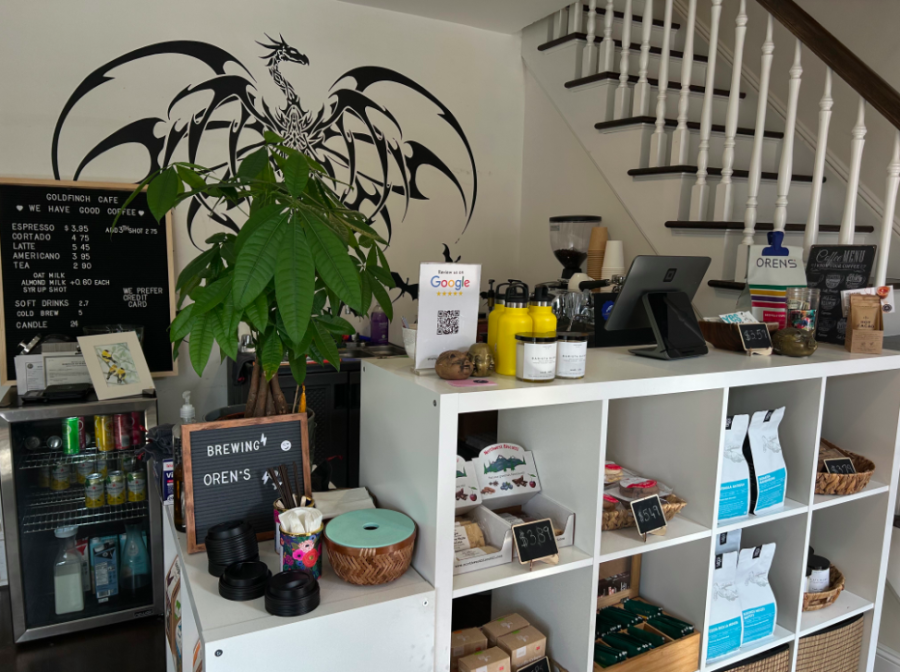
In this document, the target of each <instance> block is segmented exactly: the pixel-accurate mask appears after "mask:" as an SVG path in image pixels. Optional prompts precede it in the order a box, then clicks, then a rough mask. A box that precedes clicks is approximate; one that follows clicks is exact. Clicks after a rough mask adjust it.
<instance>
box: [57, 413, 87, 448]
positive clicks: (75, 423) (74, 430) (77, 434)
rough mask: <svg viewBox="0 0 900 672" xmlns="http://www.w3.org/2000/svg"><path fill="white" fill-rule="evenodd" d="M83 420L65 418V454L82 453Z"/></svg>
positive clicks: (63, 427)
mask: <svg viewBox="0 0 900 672" xmlns="http://www.w3.org/2000/svg"><path fill="white" fill-rule="evenodd" d="M81 422H83V421H82V419H81V418H63V426H62V429H63V454H65V455H78V453H80V452H81V429H80V428H79V424H80V423H81Z"/></svg>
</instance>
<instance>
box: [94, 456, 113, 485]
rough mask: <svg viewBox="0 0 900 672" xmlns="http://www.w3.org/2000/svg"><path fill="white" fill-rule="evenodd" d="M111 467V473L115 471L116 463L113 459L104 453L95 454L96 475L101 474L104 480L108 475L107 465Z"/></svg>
mask: <svg viewBox="0 0 900 672" xmlns="http://www.w3.org/2000/svg"><path fill="white" fill-rule="evenodd" d="M110 464H112V465H113V471H115V470H116V463H115V462H114V461H113V458H112V457H111V456H109V455H107V454H106V453H98V454H97V473H99V474H101V475H102V476H103V478H104V479H105V478H106V477H107V476H108V475H109V465H110Z"/></svg>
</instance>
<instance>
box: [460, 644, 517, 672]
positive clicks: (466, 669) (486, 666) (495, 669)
mask: <svg viewBox="0 0 900 672" xmlns="http://www.w3.org/2000/svg"><path fill="white" fill-rule="evenodd" d="M459 672H510V670H509V656H508V655H507V654H506V651H503V650H502V649H498V648H497V647H494V648H492V649H487V650H485V651H479V652H478V653H473V654H472V655H471V656H466V657H465V658H460V659H459Z"/></svg>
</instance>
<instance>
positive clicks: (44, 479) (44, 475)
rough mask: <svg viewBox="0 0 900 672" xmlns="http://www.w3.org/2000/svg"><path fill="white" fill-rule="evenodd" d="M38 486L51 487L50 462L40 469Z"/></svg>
mask: <svg viewBox="0 0 900 672" xmlns="http://www.w3.org/2000/svg"><path fill="white" fill-rule="evenodd" d="M38 487H39V488H49V487H50V465H49V464H47V465H45V466H43V467H41V468H40V469H38Z"/></svg>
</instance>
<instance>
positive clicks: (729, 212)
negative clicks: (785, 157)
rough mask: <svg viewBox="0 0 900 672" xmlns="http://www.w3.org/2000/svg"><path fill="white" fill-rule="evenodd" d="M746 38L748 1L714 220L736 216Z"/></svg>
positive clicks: (737, 38) (737, 24)
mask: <svg viewBox="0 0 900 672" xmlns="http://www.w3.org/2000/svg"><path fill="white" fill-rule="evenodd" d="M746 35H747V0H741V5H740V8H739V9H738V15H737V18H736V19H735V21H734V63H733V64H732V66H733V67H732V69H731V92H730V93H729V95H728V111H727V112H726V114H725V150H724V151H723V152H722V180H721V181H720V182H719V186H717V187H716V204H715V207H714V208H713V220H714V221H717V222H730V221H731V218H732V217H733V216H734V184H733V183H732V180H731V176H732V174H733V173H734V145H735V140H734V137H735V134H736V133H737V121H738V106H739V104H740V100H741V74H742V73H741V68H742V67H743V60H744V38H745V37H746Z"/></svg>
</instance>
